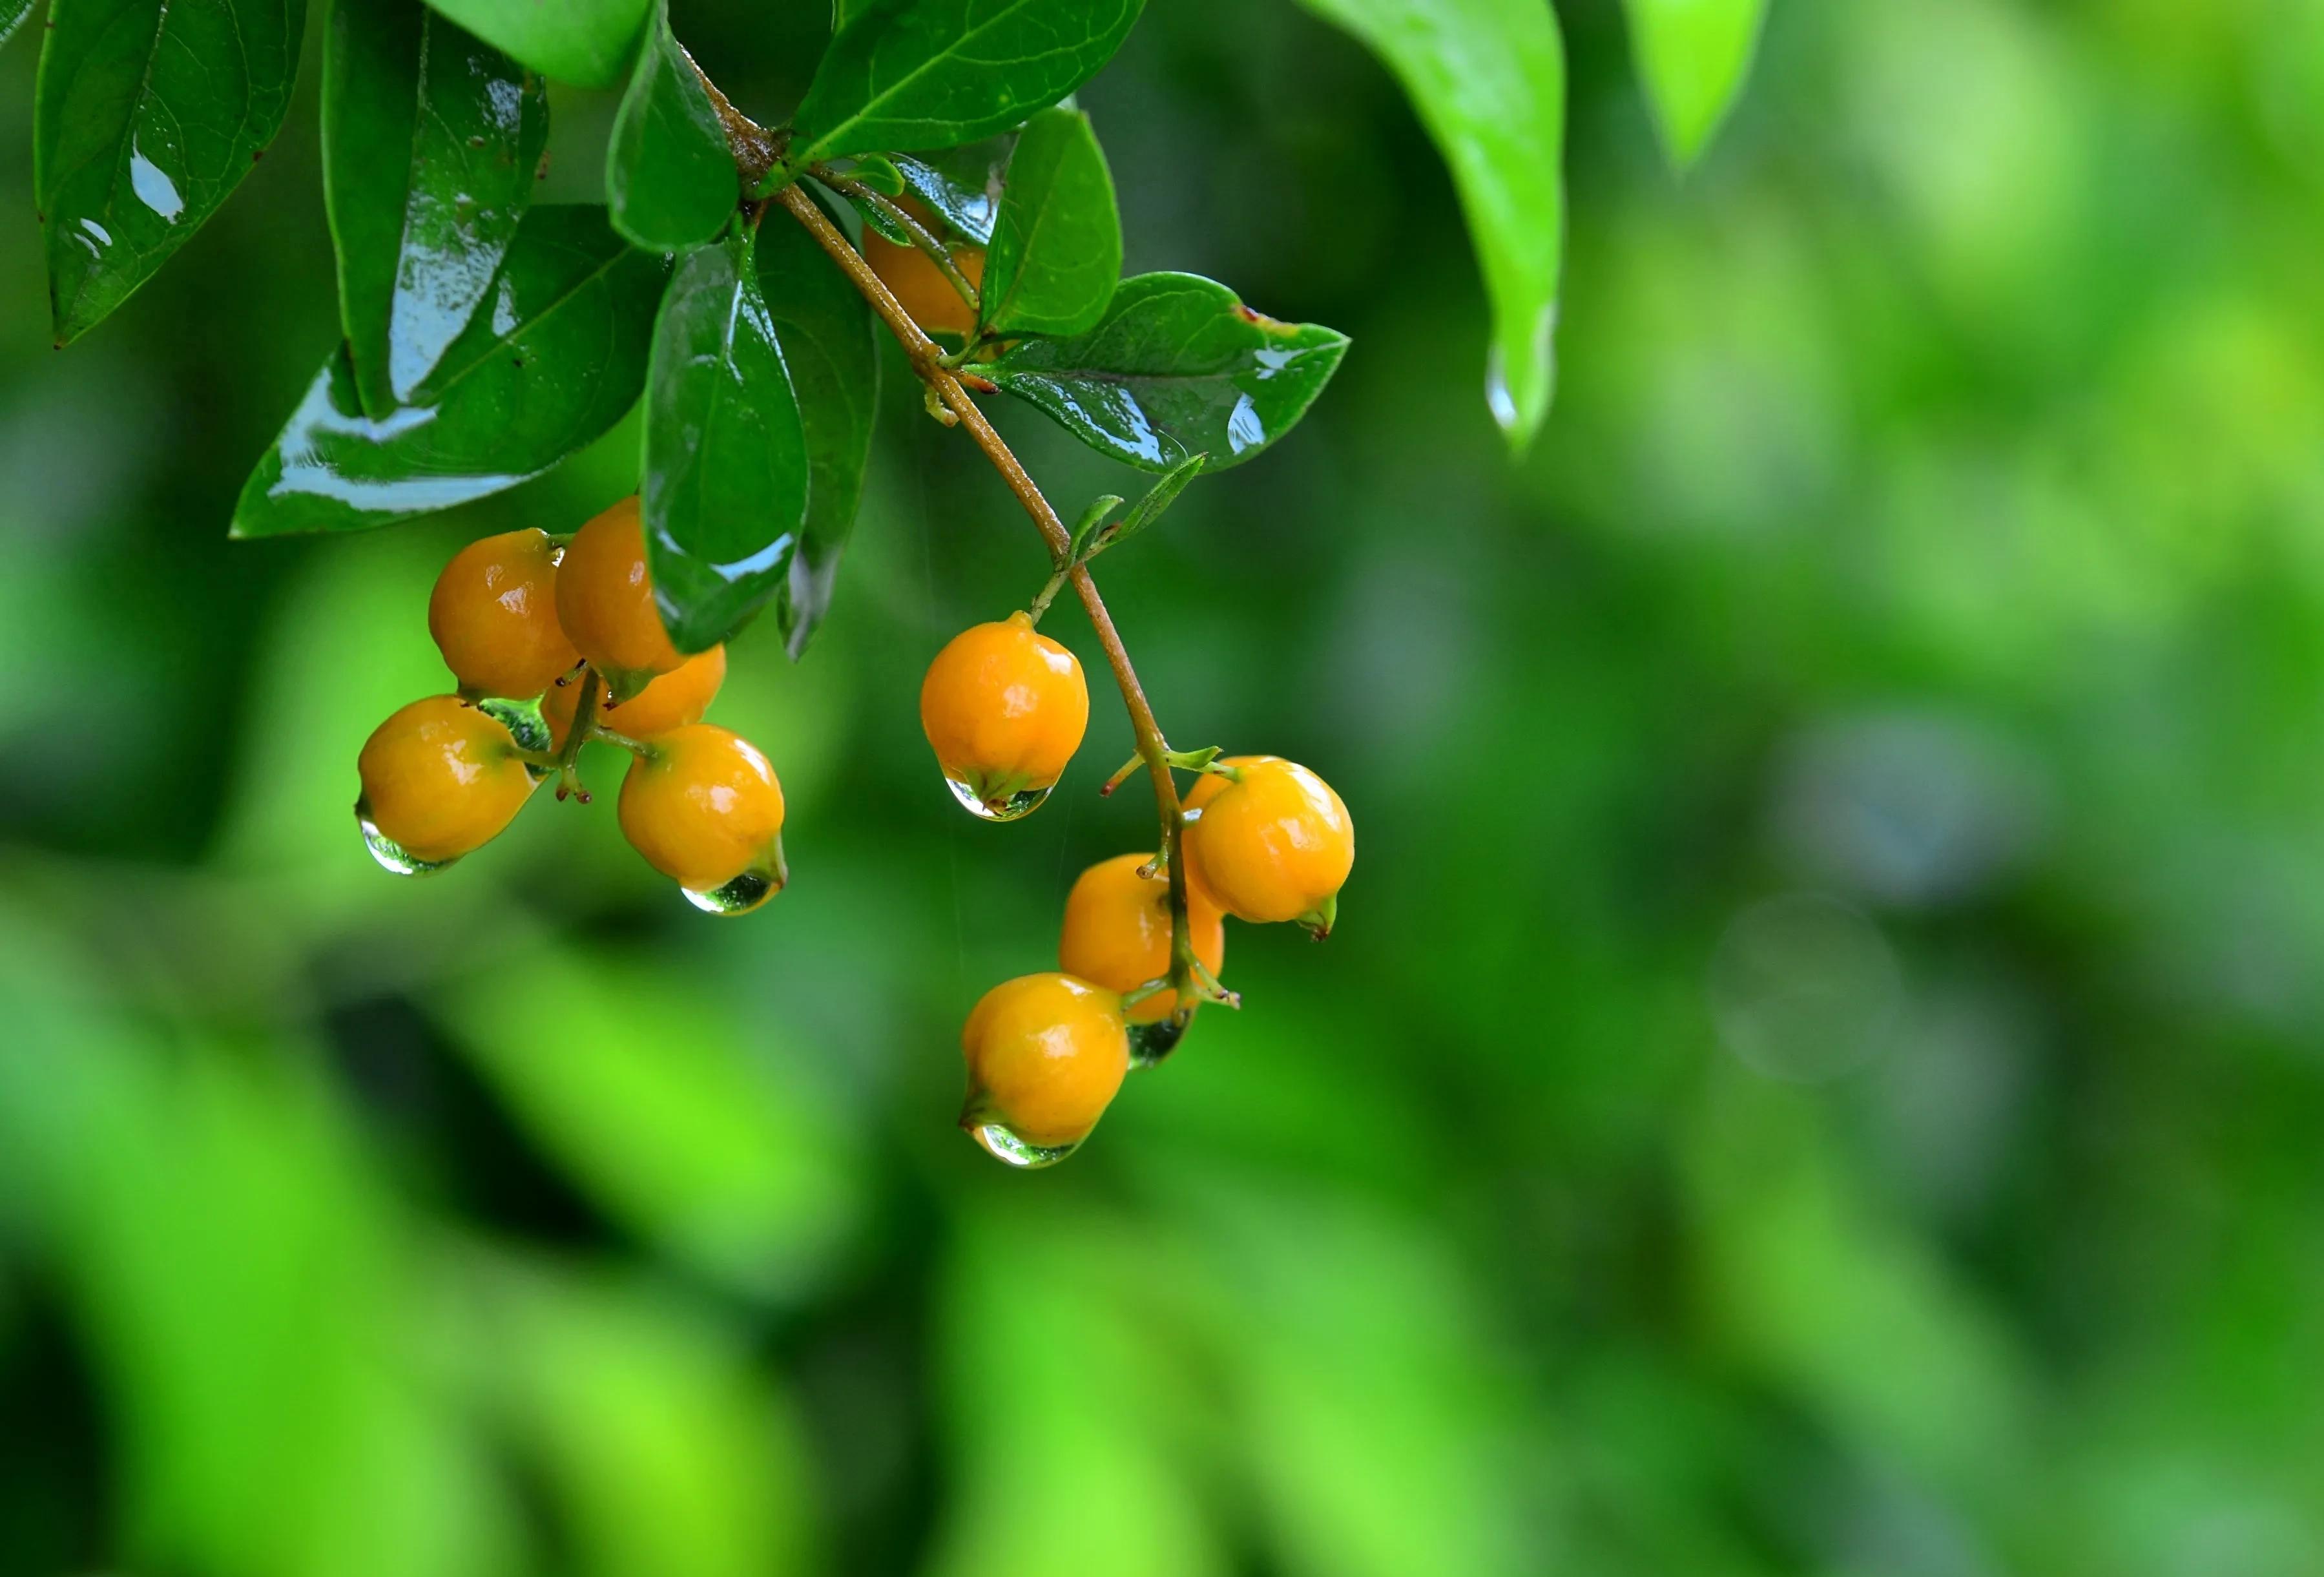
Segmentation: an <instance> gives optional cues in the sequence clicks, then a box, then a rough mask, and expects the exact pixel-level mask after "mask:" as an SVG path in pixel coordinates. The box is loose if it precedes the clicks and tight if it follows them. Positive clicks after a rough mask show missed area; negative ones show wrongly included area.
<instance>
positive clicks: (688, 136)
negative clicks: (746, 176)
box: [605, 4, 742, 252]
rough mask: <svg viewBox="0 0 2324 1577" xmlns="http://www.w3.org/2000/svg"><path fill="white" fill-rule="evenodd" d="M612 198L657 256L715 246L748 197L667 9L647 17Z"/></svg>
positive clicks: (617, 218)
mask: <svg viewBox="0 0 2324 1577" xmlns="http://www.w3.org/2000/svg"><path fill="white" fill-rule="evenodd" d="M605 197H606V201H607V203H608V205H609V206H610V208H611V209H612V212H613V227H614V228H615V229H617V230H619V231H621V232H622V235H627V236H628V237H629V238H630V239H631V240H632V241H633V242H635V243H636V244H638V245H640V246H643V247H646V248H647V249H649V250H650V251H655V252H677V251H680V250H682V249H684V248H686V247H688V246H698V245H700V244H702V243H704V242H705V241H708V240H709V239H711V238H712V237H713V236H715V235H717V234H718V232H719V230H720V228H721V227H723V226H724V225H725V223H726V221H727V219H728V217H730V216H732V215H733V212H734V207H735V204H736V203H737V202H738V201H739V200H740V199H741V197H742V187H741V182H740V180H738V179H737V177H736V175H735V171H734V154H733V150H732V149H731V148H730V147H729V146H728V145H727V142H726V132H725V127H724V124H723V123H722V122H721V121H720V120H719V118H718V106H716V105H715V104H713V103H712V102H711V100H710V94H709V90H708V89H707V88H704V87H703V85H702V78H701V75H700V73H698V72H696V70H695V69H694V63H693V61H692V60H689V59H687V53H686V51H685V49H684V48H683V47H682V46H680V45H679V43H678V41H677V40H676V39H675V38H673V37H671V36H670V31H669V6H668V5H666V4H657V5H655V6H654V9H653V14H651V15H650V17H649V18H648V19H647V22H646V32H645V38H644V41H643V42H642V44H641V47H640V49H639V51H638V64H637V69H636V70H635V71H633V72H632V74H631V76H630V86H629V90H628V91H627V92H626V93H624V94H622V107H621V111H620V113H619V114H618V115H616V116H615V117H614V120H613V141H612V142H611V143H609V144H608V145H607V147H606V149H605Z"/></svg>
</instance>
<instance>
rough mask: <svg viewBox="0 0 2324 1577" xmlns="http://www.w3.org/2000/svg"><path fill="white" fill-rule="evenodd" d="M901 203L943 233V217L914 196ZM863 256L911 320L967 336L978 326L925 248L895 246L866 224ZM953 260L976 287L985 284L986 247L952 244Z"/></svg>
mask: <svg viewBox="0 0 2324 1577" xmlns="http://www.w3.org/2000/svg"><path fill="white" fill-rule="evenodd" d="M904 207H905V208H908V209H909V210H910V211H911V215H912V217H914V218H916V219H918V221H919V222H920V223H921V224H923V225H925V226H927V227H928V228H929V230H931V231H932V232H934V233H936V235H943V234H944V230H943V227H942V225H941V223H940V222H939V221H938V220H937V218H936V216H935V215H934V214H932V213H930V212H929V211H928V209H927V208H926V207H925V206H924V205H922V204H921V203H920V202H919V201H918V199H916V198H905V199H904ZM863 260H864V261H865V262H866V263H870V264H871V272H873V273H876V274H878V275H879V276H880V279H881V282H882V283H883V284H885V285H886V286H887V287H888V289H889V290H890V291H892V292H893V293H894V295H895V298H896V300H897V303H898V304H899V305H900V306H901V307H902V308H903V309H904V310H905V312H907V313H908V314H909V315H910V317H911V319H912V321H913V322H915V323H917V324H918V325H919V326H920V327H922V328H925V329H927V331H928V332H929V333H931V334H957V335H960V336H962V337H964V338H965V337H967V336H969V335H971V334H973V333H975V332H976V314H975V313H974V312H973V311H971V310H969V306H968V303H967V302H966V301H964V300H961V296H960V292H959V291H955V290H954V289H953V288H952V281H950V280H948V279H946V278H945V276H944V270H942V269H940V268H938V267H937V266H936V264H935V263H932V262H930V261H929V259H928V254H927V253H925V252H922V251H921V250H920V249H919V248H918V247H917V246H899V245H898V244H896V243H894V242H893V241H890V240H889V239H888V238H887V237H886V236H884V235H881V234H880V233H879V232H878V231H877V230H873V229H871V228H869V227H867V228H866V229H865V230H864V232H863ZM952 261H953V266H954V267H955V268H957V269H959V270H960V272H961V274H962V276H963V277H964V278H965V279H966V280H967V281H968V282H969V283H970V284H972V285H975V286H977V287H979V288H980V289H981V288H982V286H983V284H984V249H983V248H982V247H981V246H955V247H954V248H953V249H952Z"/></svg>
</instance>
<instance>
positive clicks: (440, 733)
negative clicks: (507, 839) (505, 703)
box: [355, 696, 533, 864]
mask: <svg viewBox="0 0 2324 1577" xmlns="http://www.w3.org/2000/svg"><path fill="white" fill-rule="evenodd" d="M355 770H356V772H357V773H358V774H359V775H360V776H361V778H362V779H363V798H361V799H359V800H357V801H356V803H355V812H356V814H357V815H358V816H363V817H364V818H366V819H367V820H369V822H370V823H371V825H374V826H375V827H377V828H378V829H379V831H380V833H381V834H382V835H383V836H385V837H387V838H390V839H392V840H393V841H394V842H395V843H396V844H399V845H401V848H402V849H403V851H404V853H408V854H410V856H411V857H412V858H413V859H414V860H419V861H422V862H426V863H429V864H440V863H442V862H447V861H450V860H457V859H458V858H459V857H460V856H461V855H463V854H466V853H469V852H470V851H471V850H474V849H478V848H481V847H483V846H484V844H488V843H490V842H491V841H492V840H493V838H495V837H498V836H499V835H500V833H501V830H502V829H503V828H504V827H506V826H507V825H508V824H509V823H510V822H511V821H512V820H514V819H515V817H516V813H517V812H518V811H520V810H521V809H523V808H524V802H525V800H526V798H529V797H530V795H531V793H532V787H533V779H532V775H531V774H530V772H528V771H526V770H525V769H524V761H523V758H522V757H521V756H520V755H519V754H518V752H517V743H516V740H515V739H514V738H513V737H512V736H511V734H510V733H509V731H508V729H507V727H506V726H505V725H504V724H502V723H501V721H500V720H499V719H498V718H496V717H493V716H492V715H489V714H487V713H485V712H483V711H481V710H479V709H478V708H476V707H475V706H471V705H468V704H467V703H466V702H465V701H463V700H461V699H460V698H459V697H458V696H429V697H428V698H427V699H426V700H424V701H414V702H413V703H411V705H409V706H406V707H404V708H402V709H401V711H399V712H397V713H396V714H395V715H392V716H391V717H390V718H389V719H388V720H387V721H386V722H384V723H383V724H380V725H379V726H378V727H377V728H375V729H374V730H373V731H372V736H371V737H370V738H369V739H367V740H365V741H364V747H363V753H362V754H361V755H359V756H357V757H356V758H355Z"/></svg>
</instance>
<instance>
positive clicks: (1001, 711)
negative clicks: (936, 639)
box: [920, 613, 1089, 812]
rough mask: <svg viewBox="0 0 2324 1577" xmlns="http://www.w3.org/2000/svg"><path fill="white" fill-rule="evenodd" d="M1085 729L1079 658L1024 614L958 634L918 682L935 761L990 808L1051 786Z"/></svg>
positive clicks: (923, 723)
mask: <svg viewBox="0 0 2324 1577" xmlns="http://www.w3.org/2000/svg"><path fill="white" fill-rule="evenodd" d="M1088 726H1089V687H1088V685H1087V684H1086V683H1084V681H1083V678H1082V665H1081V664H1080V663H1079V662H1077V661H1075V660H1074V654H1073V653H1072V652H1070V651H1067V650H1065V648H1064V647H1062V646H1060V645H1058V644H1057V643H1056V641H1052V640H1050V639H1049V638H1048V637H1047V636H1046V635H1043V634H1041V633H1040V632H1037V631H1036V630H1035V629H1034V628H1033V621H1032V620H1031V618H1029V617H1028V615H1026V614H1024V613H1011V614H1010V615H1009V617H1008V618H1007V619H1005V620H1002V621H1001V622H997V623H991V624H976V625H972V626H971V627H969V628H968V629H966V630H964V631H962V632H960V633H959V634H957V635H955V636H954V637H953V638H952V640H951V641H950V642H949V643H948V644H947V645H946V646H945V649H944V650H942V651H939V652H938V653H936V660H935V661H934V662H932V663H930V664H929V665H928V672H927V678H925V679H923V680H921V682H920V727H921V729H922V731H923V732H925V733H927V737H928V743H929V745H930V746H931V747H932V748H933V749H934V750H935V751H936V764H937V765H938V766H940V767H942V768H943V769H944V774H945V777H947V778H949V779H952V780H953V781H954V783H957V784H960V785H962V786H963V787H964V789H965V790H966V791H967V793H968V794H970V795H972V796H973V797H974V798H977V799H978V800H980V801H982V803H983V804H984V805H985V806H987V807H990V808H991V809H993V810H994V811H996V812H998V811H999V810H1001V807H1005V806H1007V805H1008V804H1009V802H1010V800H1011V799H1012V798H1017V797H1019V796H1020V795H1024V794H1027V793H1034V794H1038V793H1042V792H1046V791H1047V789H1048V788H1049V787H1050V786H1051V785H1052V784H1054V783H1056V780H1057V779H1058V778H1059V777H1060V776H1062V775H1063V774H1064V772H1065V763H1066V762H1068V761H1072V760H1073V756H1074V751H1075V750H1077V749H1079V748H1080V746H1081V742H1082V733H1083V731H1084V729H1086V728H1087V727H1088Z"/></svg>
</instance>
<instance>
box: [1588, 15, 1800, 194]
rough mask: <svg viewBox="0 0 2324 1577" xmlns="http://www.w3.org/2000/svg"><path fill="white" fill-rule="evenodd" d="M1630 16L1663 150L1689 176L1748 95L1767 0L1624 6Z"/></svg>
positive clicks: (1632, 37) (1633, 40)
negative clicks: (1746, 83)
mask: <svg viewBox="0 0 2324 1577" xmlns="http://www.w3.org/2000/svg"><path fill="white" fill-rule="evenodd" d="M1624 8H1625V10H1626V11H1627V12H1628V16H1629V21H1630V47H1631V50H1632V51H1633V52H1634V53H1635V54H1636V56H1637V62H1638V75H1639V77H1640V78H1643V79H1644V81H1645V83H1646V99H1647V102H1648V103H1650V104H1652V105H1653V106H1654V110H1655V128H1656V129H1657V130H1658V131H1660V132H1661V134H1662V139H1663V150H1664V152H1666V153H1667V154H1669V156H1670V161H1671V163H1672V164H1673V165H1674V166H1675V167H1676V168H1678V169H1680V170H1684V169H1685V168H1686V167H1687V166H1688V165H1690V164H1692V163H1693V162H1694V161H1695V160H1696V159H1698V158H1700V157H1701V154H1702V151H1703V149H1704V148H1706V147H1708V146H1709V145H1710V143H1711V136H1712V134H1715V133H1716V132H1717V131H1718V130H1719V125H1720V122H1721V121H1723V120H1725V119H1726V118H1727V112H1728V111H1729V109H1730V108H1732V107H1733V106H1734V104H1735V97H1736V95H1737V94H1738V93H1740V92H1741V91H1742V89H1743V79H1744V78H1745V77H1746V76H1748V75H1749V73H1750V70H1751V54H1752V51H1754V50H1755V49H1756V48H1757V45H1758V42H1759V29H1760V26H1761V25H1762V24H1763V23H1765V22H1766V15H1767V0H1624Z"/></svg>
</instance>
